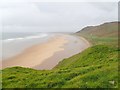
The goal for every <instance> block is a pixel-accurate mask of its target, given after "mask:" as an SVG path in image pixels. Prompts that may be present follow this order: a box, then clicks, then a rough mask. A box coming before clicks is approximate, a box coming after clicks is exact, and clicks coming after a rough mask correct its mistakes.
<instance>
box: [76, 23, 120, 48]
mask: <svg viewBox="0 0 120 90" xmlns="http://www.w3.org/2000/svg"><path fill="white" fill-rule="evenodd" d="M118 26H120V23H118V22H109V23H104V24H101V25H98V26H87V27H85V28H83V29H82V30H80V31H78V32H77V33H75V34H76V35H80V36H83V37H84V38H86V39H87V40H89V41H90V42H91V43H92V44H93V45H97V44H106V45H110V44H111V45H113V46H118V34H119V35H120V33H119V32H118V30H119V29H118Z"/></svg>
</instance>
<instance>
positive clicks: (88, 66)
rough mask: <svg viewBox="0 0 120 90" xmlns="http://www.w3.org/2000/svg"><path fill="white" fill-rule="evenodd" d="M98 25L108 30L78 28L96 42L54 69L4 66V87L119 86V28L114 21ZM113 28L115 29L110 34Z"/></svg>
mask: <svg viewBox="0 0 120 90" xmlns="http://www.w3.org/2000/svg"><path fill="white" fill-rule="evenodd" d="M112 25H113V27H111V26H112ZM109 26H110V27H111V28H110V27H109ZM99 28H100V29H101V28H102V31H104V30H105V28H106V29H107V30H106V31H104V33H103V32H101V33H98V31H96V30H98V27H97V28H96V27H95V29H94V30H93V27H92V29H90V30H89V29H88V28H87V30H85V29H84V30H83V31H82V32H78V33H77V35H81V34H82V36H83V37H85V38H86V39H87V40H89V41H90V42H91V43H92V44H93V46H92V47H89V48H88V49H86V50H84V51H83V52H82V53H78V54H76V55H74V56H72V57H69V58H66V59H64V60H62V61H61V62H59V64H58V65H57V66H55V67H54V68H53V69H52V70H34V69H31V68H24V67H11V68H6V69H3V70H2V75H3V76H2V85H3V88H118V84H119V83H118V60H119V59H118V53H119V52H120V49H118V45H117V38H118V37H117V34H115V33H116V31H117V30H116V29H117V28H116V29H115V24H113V23H112V24H111V23H110V25H109V24H104V25H103V26H102V25H100V26H99ZM114 30H115V31H114ZM93 31H94V33H93ZM111 32H115V33H114V34H113V33H112V34H110V33H111ZM90 34H91V35H92V36H91V35H90ZM103 34H104V36H102V37H100V35H103Z"/></svg>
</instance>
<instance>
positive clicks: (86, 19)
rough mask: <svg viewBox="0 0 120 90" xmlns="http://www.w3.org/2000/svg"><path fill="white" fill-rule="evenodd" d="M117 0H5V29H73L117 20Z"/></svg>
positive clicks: (1, 19)
mask: <svg viewBox="0 0 120 90" xmlns="http://www.w3.org/2000/svg"><path fill="white" fill-rule="evenodd" d="M117 4H118V3H117V2H38V1H37V2H34V0H32V2H31V0H30V2H29V1H27V2H24V1H22V2H14V1H13V2H4V3H3V4H1V5H0V12H1V13H2V16H1V18H0V21H2V22H0V24H1V25H0V27H2V29H0V30H2V31H4V32H11V31H13V32H21V31H24V32H35V31H37V32H76V31H78V30H80V29H82V28H83V27H85V26H88V25H98V24H101V23H104V22H112V21H117V20H118V6H117Z"/></svg>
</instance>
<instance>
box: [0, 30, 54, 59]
mask: <svg viewBox="0 0 120 90" xmlns="http://www.w3.org/2000/svg"><path fill="white" fill-rule="evenodd" d="M52 36H53V34H50V33H16V32H12V33H11V32H10V33H1V34H0V60H5V59H7V58H10V57H12V56H15V55H17V54H20V53H21V52H22V51H24V50H25V49H26V48H29V47H31V46H33V45H36V44H39V43H42V42H45V41H46V40H48V39H49V38H50V37H52Z"/></svg>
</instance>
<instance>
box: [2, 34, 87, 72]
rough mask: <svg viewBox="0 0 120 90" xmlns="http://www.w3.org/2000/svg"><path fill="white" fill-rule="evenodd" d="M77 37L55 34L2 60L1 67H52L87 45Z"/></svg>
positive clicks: (41, 68)
mask: <svg viewBox="0 0 120 90" xmlns="http://www.w3.org/2000/svg"><path fill="white" fill-rule="evenodd" d="M79 39H80V38H79ZM79 39H78V38H77V39H76V38H75V37H74V36H72V35H67V34H62V35H58V36H57V35H56V36H55V37H52V38H50V40H48V41H47V42H44V43H41V44H37V45H34V46H32V47H30V48H28V49H25V50H24V51H23V52H22V53H21V54H19V55H16V56H14V57H11V58H9V59H7V60H3V61H2V68H3V69H4V68H6V67H13V66H22V67H29V68H34V69H38V70H43V69H47V70H48V69H52V68H53V67H54V66H55V65H57V64H58V63H59V61H61V60H63V59H64V58H68V57H70V56H72V55H74V54H77V53H79V52H81V51H83V50H84V49H86V48H87V47H89V44H88V42H86V41H85V40H83V39H82V38H81V39H80V40H79ZM79 45H80V47H79ZM74 48H75V49H74Z"/></svg>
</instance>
